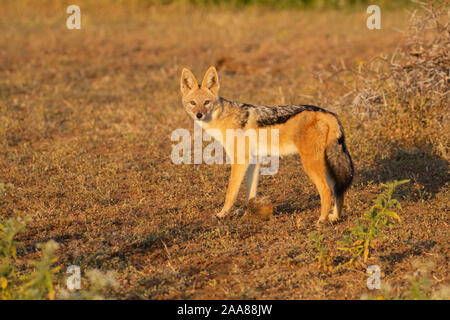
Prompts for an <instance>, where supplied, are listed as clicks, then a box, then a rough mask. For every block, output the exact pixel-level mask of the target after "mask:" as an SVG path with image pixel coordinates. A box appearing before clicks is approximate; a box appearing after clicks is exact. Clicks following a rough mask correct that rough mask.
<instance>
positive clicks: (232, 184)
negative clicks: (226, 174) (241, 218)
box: [216, 164, 248, 218]
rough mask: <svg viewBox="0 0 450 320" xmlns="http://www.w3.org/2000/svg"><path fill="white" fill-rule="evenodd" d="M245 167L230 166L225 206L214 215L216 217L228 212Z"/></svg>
mask: <svg viewBox="0 0 450 320" xmlns="http://www.w3.org/2000/svg"><path fill="white" fill-rule="evenodd" d="M247 166H248V165H247V164H233V165H232V166H231V176H230V181H229V182H228V189H227V194H226V197H225V204H224V205H223V208H222V210H221V211H220V212H219V213H218V214H216V217H218V218H222V217H224V216H226V215H227V214H228V213H229V212H230V209H231V207H232V206H233V204H234V201H235V200H236V197H237V194H238V192H239V187H240V186H241V183H242V179H243V178H244V175H245V171H246V170H247Z"/></svg>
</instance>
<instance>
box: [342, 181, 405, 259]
mask: <svg viewBox="0 0 450 320" xmlns="http://www.w3.org/2000/svg"><path fill="white" fill-rule="evenodd" d="M407 182H409V180H402V181H397V180H395V181H394V182H391V183H387V184H383V186H384V187H385V191H384V192H383V193H382V194H380V195H379V196H378V197H377V198H376V199H375V200H374V201H373V202H374V205H373V206H372V207H371V208H370V209H369V211H367V212H365V213H364V215H363V217H362V218H360V219H359V220H358V221H357V223H356V227H354V228H352V229H350V233H349V234H347V235H346V236H344V239H343V240H342V241H340V245H341V247H340V248H339V250H342V251H346V252H349V253H350V255H351V259H350V261H348V262H347V264H358V263H359V262H358V259H359V258H360V257H361V256H362V257H363V261H364V262H367V259H368V258H369V255H370V250H371V249H373V248H374V240H375V239H377V238H381V237H383V236H384V233H383V230H384V229H385V228H386V227H392V226H393V225H394V224H395V223H400V222H401V219H400V217H399V216H398V214H397V213H396V212H394V211H393V210H394V209H399V210H401V206H400V202H399V201H398V200H397V199H394V198H392V196H393V194H394V191H395V189H396V188H397V187H398V186H399V185H402V184H405V183H407Z"/></svg>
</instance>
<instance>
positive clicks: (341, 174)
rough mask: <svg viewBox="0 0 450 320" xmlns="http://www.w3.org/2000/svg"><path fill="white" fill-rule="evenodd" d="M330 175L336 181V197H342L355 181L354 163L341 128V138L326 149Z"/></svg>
mask: <svg viewBox="0 0 450 320" xmlns="http://www.w3.org/2000/svg"><path fill="white" fill-rule="evenodd" d="M325 158H326V161H327V165H328V169H329V173H330V174H331V176H332V177H333V179H334V182H335V185H334V195H335V196H336V197H338V196H340V195H342V194H343V193H344V192H345V191H346V190H347V189H348V187H349V186H350V184H351V183H352V180H353V162H352V158H351V157H350V154H349V153H348V150H347V147H346V145H345V137H344V132H343V131H342V127H341V136H340V137H339V138H338V139H336V140H334V141H331V142H330V144H329V145H328V146H327V148H326V149H325Z"/></svg>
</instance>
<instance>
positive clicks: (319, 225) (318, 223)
mask: <svg viewBox="0 0 450 320" xmlns="http://www.w3.org/2000/svg"><path fill="white" fill-rule="evenodd" d="M325 222H326V219H325V218H322V217H321V218H320V219H319V220H317V222H316V226H317V227H322V226H323V225H324V224H325Z"/></svg>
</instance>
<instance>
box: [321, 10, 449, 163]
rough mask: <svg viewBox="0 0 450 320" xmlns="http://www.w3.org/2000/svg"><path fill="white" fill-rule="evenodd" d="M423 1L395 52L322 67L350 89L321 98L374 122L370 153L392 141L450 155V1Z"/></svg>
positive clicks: (360, 122) (329, 79) (362, 122)
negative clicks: (326, 67)
mask: <svg viewBox="0 0 450 320" xmlns="http://www.w3.org/2000/svg"><path fill="white" fill-rule="evenodd" d="M417 3H418V5H420V7H421V9H418V10H416V11H414V12H412V13H411V15H410V23H409V27H408V29H407V30H406V31H405V34H404V39H403V41H402V42H401V43H400V44H399V46H398V47H397V49H396V50H395V51H394V52H393V53H392V54H388V55H381V56H379V57H376V58H375V59H373V60H371V61H369V62H364V61H360V63H359V65H358V66H356V67H354V68H352V67H347V66H346V65H345V64H344V63H343V62H342V63H341V65H339V66H332V69H333V70H332V71H333V72H331V73H330V72H319V73H317V76H318V78H319V80H320V81H321V82H322V83H325V85H326V86H329V85H330V83H333V82H334V83H339V85H341V86H344V87H345V88H346V92H347V94H343V95H341V96H339V97H332V98H330V97H327V96H325V97H322V96H321V95H320V94H318V96H319V97H318V98H319V99H320V100H321V102H323V103H324V104H327V105H329V106H330V105H331V108H333V107H334V108H343V107H348V106H351V108H350V110H349V109H348V108H344V109H343V110H347V111H351V115H346V116H347V118H352V119H353V120H355V121H354V123H349V124H348V125H349V126H353V127H356V128H360V127H361V126H368V125H369V127H367V129H368V130H370V131H373V132H372V133H370V134H367V137H365V138H367V140H368V141H377V142H379V144H378V145H376V146H375V145H373V146H374V147H375V148H372V149H370V148H369V150H366V152H368V153H373V152H374V150H375V149H378V147H383V146H387V145H389V144H391V146H395V147H396V148H399V149H402V150H403V149H405V150H413V149H421V150H425V149H426V150H428V151H427V152H431V153H433V154H435V155H436V156H440V157H442V158H444V159H447V160H448V159H449V144H448V142H449V141H450V139H449V138H450V137H449V130H448V128H449V127H450V126H449V124H450V123H449V112H448V106H449V94H450V91H449V79H450V78H449V70H450V69H449V65H450V59H449V47H450V34H449V31H450V30H449V15H448V6H447V5H446V4H445V2H444V3H442V4H440V5H432V4H425V3H422V2H417ZM324 78H325V79H324ZM319 90H321V91H322V92H323V89H322V88H321V89H319ZM325 92H326V91H325ZM358 131H359V130H358ZM360 138H362V137H358V139H360ZM364 144H365V145H367V143H365V142H364ZM371 144H372V143H371ZM369 145H370V144H369Z"/></svg>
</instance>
